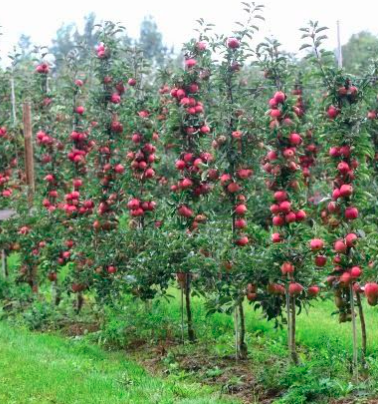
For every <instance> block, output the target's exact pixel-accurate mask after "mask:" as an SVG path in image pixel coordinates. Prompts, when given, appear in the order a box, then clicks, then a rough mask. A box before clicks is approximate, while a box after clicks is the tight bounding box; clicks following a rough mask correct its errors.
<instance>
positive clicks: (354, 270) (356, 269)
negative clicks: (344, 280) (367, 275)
mask: <svg viewBox="0 0 378 404" xmlns="http://www.w3.org/2000/svg"><path fill="white" fill-rule="evenodd" d="M361 274H362V270H361V268H360V267H357V266H355V267H352V268H351V270H350V276H351V277H352V278H353V279H357V278H359V277H360V276H361Z"/></svg>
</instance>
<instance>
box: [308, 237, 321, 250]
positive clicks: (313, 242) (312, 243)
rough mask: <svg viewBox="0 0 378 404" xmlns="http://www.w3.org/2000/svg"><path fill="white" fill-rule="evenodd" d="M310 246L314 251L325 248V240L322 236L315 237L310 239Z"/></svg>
mask: <svg viewBox="0 0 378 404" xmlns="http://www.w3.org/2000/svg"><path fill="white" fill-rule="evenodd" d="M310 248H311V250H312V251H319V250H321V249H322V248H324V241H323V240H321V239H320V238H314V239H312V240H311V241H310Z"/></svg>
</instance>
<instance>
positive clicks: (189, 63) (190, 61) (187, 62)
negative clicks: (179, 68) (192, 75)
mask: <svg viewBox="0 0 378 404" xmlns="http://www.w3.org/2000/svg"><path fill="white" fill-rule="evenodd" d="M196 64H197V61H196V60H195V59H186V60H185V66H186V67H187V68H189V69H190V68H192V67H194V66H195V65H196Z"/></svg>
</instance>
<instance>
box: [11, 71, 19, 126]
mask: <svg viewBox="0 0 378 404" xmlns="http://www.w3.org/2000/svg"><path fill="white" fill-rule="evenodd" d="M10 83H11V102H12V120H13V126H16V124H17V115H16V93H15V90H14V77H13V76H12V77H11V80H10Z"/></svg>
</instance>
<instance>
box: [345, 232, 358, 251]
mask: <svg viewBox="0 0 378 404" xmlns="http://www.w3.org/2000/svg"><path fill="white" fill-rule="evenodd" d="M357 239H358V237H357V235H356V234H354V233H349V234H347V235H346V237H345V242H346V245H347V247H349V248H351V247H353V246H354V245H355V243H356V241H357Z"/></svg>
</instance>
